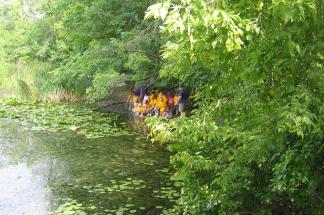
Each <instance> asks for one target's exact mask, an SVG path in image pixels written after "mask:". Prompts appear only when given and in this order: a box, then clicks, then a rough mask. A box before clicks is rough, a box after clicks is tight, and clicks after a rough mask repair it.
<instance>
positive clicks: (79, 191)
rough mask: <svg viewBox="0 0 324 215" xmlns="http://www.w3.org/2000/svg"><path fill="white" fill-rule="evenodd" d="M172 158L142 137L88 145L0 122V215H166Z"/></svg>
mask: <svg viewBox="0 0 324 215" xmlns="http://www.w3.org/2000/svg"><path fill="white" fill-rule="evenodd" d="M169 157H170V154H169V152H168V151H167V150H166V149H165V148H164V147H162V146H159V145H154V144H151V143H150V142H148V141H146V140H145V139H144V138H143V137H141V136H139V135H122V136H115V137H105V138H100V139H86V138H83V137H81V136H79V135H76V134H74V133H73V132H49V131H31V130H24V127H22V126H20V125H19V124H18V123H16V122H14V121H10V120H0V192H1V193H0V214H1V215H20V214H21V215H22V214H26V215H27V214H28V215H46V214H81V215H82V214H98V215H99V214H161V213H162V211H163V209H166V208H170V207H171V206H172V201H174V198H173V197H175V196H177V193H176V192H175V191H174V190H173V188H172V186H171V182H170V181H169V173H168V168H169Z"/></svg>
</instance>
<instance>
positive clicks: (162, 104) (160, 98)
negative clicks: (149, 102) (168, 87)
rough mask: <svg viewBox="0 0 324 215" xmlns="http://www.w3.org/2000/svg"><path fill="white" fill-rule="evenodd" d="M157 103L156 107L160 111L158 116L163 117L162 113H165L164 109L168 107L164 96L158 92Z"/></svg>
mask: <svg viewBox="0 0 324 215" xmlns="http://www.w3.org/2000/svg"><path fill="white" fill-rule="evenodd" d="M157 102H158V104H157V105H158V107H159V109H160V114H159V115H160V116H163V113H164V111H165V109H166V107H167V105H168V98H167V97H166V96H165V95H164V93H163V92H160V93H159V96H158V100H157Z"/></svg>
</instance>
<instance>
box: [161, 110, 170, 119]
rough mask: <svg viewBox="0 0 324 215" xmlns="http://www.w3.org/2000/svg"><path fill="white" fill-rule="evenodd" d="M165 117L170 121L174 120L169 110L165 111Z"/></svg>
mask: <svg viewBox="0 0 324 215" xmlns="http://www.w3.org/2000/svg"><path fill="white" fill-rule="evenodd" d="M163 116H165V117H166V118H168V119H171V118H172V112H171V111H170V109H169V108H166V110H165V112H164V114H163Z"/></svg>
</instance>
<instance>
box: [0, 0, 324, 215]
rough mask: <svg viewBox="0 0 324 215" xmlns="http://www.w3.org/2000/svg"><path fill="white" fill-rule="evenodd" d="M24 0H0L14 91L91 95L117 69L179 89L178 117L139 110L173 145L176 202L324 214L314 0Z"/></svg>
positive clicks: (322, 16) (218, 210)
mask: <svg viewBox="0 0 324 215" xmlns="http://www.w3.org/2000/svg"><path fill="white" fill-rule="evenodd" d="M27 2H28V3H25V6H23V5H22V3H21V2H20V1H14V0H13V1H4V0H1V1H0V5H1V6H0V21H1V22H0V35H1V38H0V79H1V84H2V85H3V86H5V85H9V86H13V87H15V88H16V89H17V93H18V95H20V96H21V97H23V98H28V99H32V100H44V101H76V100H79V99H80V98H82V99H86V100H91V101H96V100H103V99H105V98H106V97H107V95H108V94H109V93H110V91H111V89H112V88H114V87H115V86H118V84H120V83H121V82H125V81H130V82H132V83H135V85H150V86H152V87H159V88H167V89H169V88H173V87H176V86H182V87H184V88H185V89H188V90H189V91H190V94H191V100H192V103H193V107H192V109H193V110H192V113H191V114H190V116H189V117H180V118H177V119H173V120H164V119H156V118H150V119H147V124H148V127H149V128H150V136H151V138H152V139H153V140H155V141H157V142H161V143H167V144H169V147H170V149H171V150H172V151H174V152H176V155H175V156H173V157H172V164H173V166H174V168H175V170H176V173H175V174H174V176H173V179H174V180H176V181H177V183H178V184H180V185H181V186H182V192H181V196H180V201H179V202H178V203H179V206H178V208H179V209H178V210H179V213H183V214H204V213H205V214H236V213H237V214H240V213H248V214H321V213H323V211H324V208H323V207H324V206H323V205H324V202H323V201H324V187H323V184H324V183H323V182H324V174H323V172H324V169H323V168H324V167H323V166H324V156H323V154H324V151H323V150H324V138H323V134H324V124H323V121H324V100H323V98H324V69H323V61H324V52H323V50H324V42H323V38H324V9H323V2H322V1H321V0H272V1H266V0H255V1H248V0H236V1H228V0H206V1H204V0H181V1H179V0H161V1H158V3H154V2H155V1H154V2H152V1H149V0H139V1H132V0H125V1H119V0H76V1H70V0H52V1H46V0H38V1H37V0H33V1H32V0H31V1H27ZM152 4H153V5H152ZM150 5H151V6H150ZM145 11H146V12H145ZM125 99H126V98H125ZM8 105H9V104H5V105H4V106H3V107H2V110H1V111H0V115H2V116H11V117H13V118H14V117H19V118H21V119H24V120H27V121H33V122H34V123H35V122H36V125H39V126H41V127H46V126H47V127H48V128H53V127H55V126H57V125H59V126H60V127H64V128H66V129H67V128H69V127H70V126H76V127H79V126H80V127H81V131H83V133H84V134H89V135H90V136H91V135H94V136H102V135H105V134H106V132H108V133H109V134H110V133H111V131H112V132H115V130H114V128H111V127H108V128H107V127H105V126H106V124H104V123H102V124H100V126H98V127H97V126H93V124H92V123H93V121H94V118H96V119H97V117H96V114H95V113H94V115H93V116H89V114H87V116H86V118H83V117H81V118H79V117H77V118H74V115H73V114H76V116H79V115H80V114H79V113H78V111H76V112H75V109H73V107H70V106H65V107H64V108H62V109H60V107H59V106H55V105H54V106H52V105H46V104H44V105H43V104H38V103H37V104H35V105H36V106H37V107H36V111H35V110H34V107H33V108H31V109H29V108H28V107H25V105H26V104H24V103H23V104H20V103H19V104H17V105H14V107H12V105H9V106H8ZM42 108H45V109H48V110H49V112H50V114H49V116H42V117H41V118H39V119H42V120H38V118H37V120H34V115H36V116H37V115H41V114H43V113H44V112H43V111H37V109H39V110H41V109H42ZM51 108H54V109H55V110H54V109H51ZM56 108H57V109H56ZM65 108H67V109H65ZM69 108H71V109H69ZM9 110H10V111H9ZM63 110H64V111H65V110H66V111H67V112H68V114H71V119H70V118H67V119H66V120H64V122H61V121H60V117H59V115H60V113H61V112H62V111H63ZM87 111H88V110H87ZM81 112H82V111H81ZM45 115H46V114H45ZM31 116H33V117H31ZM88 117H90V118H91V119H88ZM92 117H94V118H92ZM98 117H99V119H101V116H98ZM78 119H80V120H79V121H78ZM70 120H71V121H70ZM99 121H100V120H99ZM82 126H84V127H82ZM88 127H91V128H92V129H93V128H94V130H95V131H94V132H92V131H89V130H88V129H87V128H88ZM73 204H74V203H73ZM75 204H77V203H75ZM134 213H135V212H134Z"/></svg>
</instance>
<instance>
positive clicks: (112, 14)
mask: <svg viewBox="0 0 324 215" xmlns="http://www.w3.org/2000/svg"><path fill="white" fill-rule="evenodd" d="M148 2H149V1H148V0H141V1H126V2H120V1H115V0H110V1H105V0H95V1H81V0H78V1H69V0H55V1H46V0H41V1H28V3H26V5H23V3H22V2H18V1H17V2H15V3H13V4H9V5H7V6H5V7H3V8H2V7H1V8H2V9H3V10H1V11H2V12H1V13H2V14H3V15H2V14H0V16H1V17H2V19H3V20H4V22H3V23H1V24H0V25H1V27H0V28H1V30H0V31H1V32H0V33H1V34H3V35H4V38H3V39H2V38H1V39H0V53H1V54H0V61H1V62H2V61H3V62H6V63H8V64H9V65H13V68H12V67H10V68H8V66H6V69H5V70H3V71H1V72H0V74H3V75H2V76H5V74H15V73H17V71H16V70H17V69H16V68H15V65H16V64H17V62H19V61H24V62H25V63H26V66H27V67H30V68H32V67H33V66H34V62H39V64H43V63H45V62H46V63H48V64H51V68H50V69H49V70H48V71H47V72H46V74H44V73H42V74H36V76H33V77H34V78H35V81H36V80H38V79H42V77H44V75H45V76H46V77H47V78H46V81H44V82H42V83H41V86H38V87H37V88H34V89H35V90H36V91H37V92H35V94H50V93H51V92H53V93H55V91H56V90H57V89H62V90H64V91H66V92H68V93H73V94H74V95H76V96H79V97H84V96H86V92H87V89H89V88H91V89H96V88H97V89H99V88H100V89H101V91H100V93H99V94H100V95H99V94H98V92H99V91H97V93H95V94H92V95H93V96H95V97H96V96H98V98H99V97H100V99H101V98H104V97H106V96H107V95H108V94H109V89H108V90H107V91H106V92H104V91H103V87H102V83H101V82H100V81H98V79H99V78H98V77H99V76H100V74H102V73H106V71H107V72H108V71H116V72H117V73H119V74H122V76H124V75H123V74H126V75H127V76H125V77H128V79H129V80H135V81H138V82H139V83H138V84H141V83H146V82H148V79H149V80H150V83H152V82H153V79H155V78H156V77H157V74H158V70H159V66H160V55H159V48H160V46H159V42H160V40H159V37H158V35H159V34H160V33H159V31H158V30H157V24H156V23H157V22H155V21H152V22H146V23H144V22H143V21H142V20H143V17H144V12H145V10H146V8H147V5H148ZM24 7H28V9H29V10H26V8H25V9H24ZM21 14H23V15H21ZM2 53H3V54H2ZM136 56H140V58H138V57H136ZM31 70H32V69H31ZM31 73H32V72H31ZM108 73H109V72H108ZM152 73H153V74H154V75H152ZM38 75H39V76H40V77H38ZM101 76H102V75H101ZM15 77H16V76H14V78H15ZM101 80H103V79H102V78H101ZM24 81H26V80H24ZM31 82H33V81H26V83H27V84H29V85H32V83H31ZM38 83H40V82H38ZM96 83H98V84H101V86H94V85H95V84H96ZM108 85H109V84H108ZM94 91H96V90H94ZM104 94H105V95H104ZM87 96H89V94H88V95H87ZM98 98H97V97H96V98H90V99H91V100H96V99H98Z"/></svg>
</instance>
